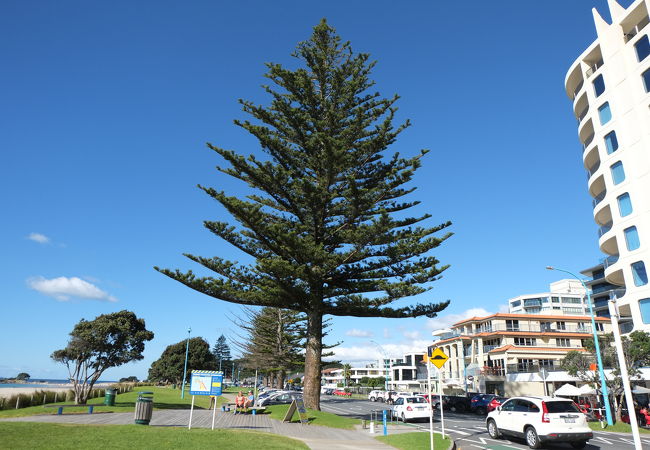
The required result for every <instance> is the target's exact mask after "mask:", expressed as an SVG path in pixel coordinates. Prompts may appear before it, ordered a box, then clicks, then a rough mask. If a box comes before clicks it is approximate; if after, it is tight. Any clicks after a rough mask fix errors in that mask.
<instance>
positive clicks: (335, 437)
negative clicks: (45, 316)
mask: <svg viewBox="0 0 650 450" xmlns="http://www.w3.org/2000/svg"><path fill="white" fill-rule="evenodd" d="M189 419H190V411H189V410H188V409H182V410H178V409H175V410H159V411H154V412H153V415H152V419H151V424H150V426H152V427H157V426H158V427H170V426H171V427H187V426H188V423H189ZM3 421H11V422H46V423H66V424H83V425H130V424H133V423H134V417H133V413H101V412H96V413H95V414H65V413H64V414H63V415H60V416H59V415H56V414H52V415H36V416H29V417H15V418H11V419H3ZM211 427H212V411H209V410H204V409H199V410H196V409H195V410H194V414H193V416H192V428H211ZM214 427H215V429H216V428H222V429H237V430H251V431H258V432H266V433H273V434H278V435H280V436H286V437H290V438H294V439H298V440H301V441H303V442H304V443H305V444H307V446H309V448H311V449H314V450H330V449H333V450H338V449H341V450H347V449H350V450H351V449H392V448H393V447H391V446H388V445H385V444H382V443H381V442H379V441H377V440H376V439H374V438H373V435H371V434H370V433H369V432H368V430H361V429H358V430H341V429H338V428H328V427H321V426H318V425H301V424H299V423H284V422H281V421H279V420H274V419H271V418H269V417H268V416H266V415H265V414H257V415H252V414H236V415H235V414H233V413H232V412H222V411H220V410H217V412H216V415H215V423H214Z"/></svg>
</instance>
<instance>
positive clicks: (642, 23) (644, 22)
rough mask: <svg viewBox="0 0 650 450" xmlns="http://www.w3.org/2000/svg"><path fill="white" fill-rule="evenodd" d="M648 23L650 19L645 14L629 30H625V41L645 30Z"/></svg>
mask: <svg viewBox="0 0 650 450" xmlns="http://www.w3.org/2000/svg"><path fill="white" fill-rule="evenodd" d="M648 23H650V19H649V18H648V16H645V17H643V18H642V19H641V20H640V21H639V22H638V23H637V24H636V25H634V26H632V27H631V28H629V29H628V30H625V31H624V32H623V39H625V42H629V41H630V39H632V38H633V37H634V36H636V35H637V34H639V32H640V31H641V30H643V29H644V28H645V27H646V25H648Z"/></svg>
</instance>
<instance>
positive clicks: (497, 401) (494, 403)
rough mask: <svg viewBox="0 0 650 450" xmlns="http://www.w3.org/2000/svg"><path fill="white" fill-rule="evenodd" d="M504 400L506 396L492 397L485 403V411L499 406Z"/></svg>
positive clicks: (506, 398)
mask: <svg viewBox="0 0 650 450" xmlns="http://www.w3.org/2000/svg"><path fill="white" fill-rule="evenodd" d="M506 400H508V397H494V398H493V399H492V400H490V403H488V405H487V412H490V411H494V410H495V409H497V406H501V405H502V404H503V403H504V402H505V401H506Z"/></svg>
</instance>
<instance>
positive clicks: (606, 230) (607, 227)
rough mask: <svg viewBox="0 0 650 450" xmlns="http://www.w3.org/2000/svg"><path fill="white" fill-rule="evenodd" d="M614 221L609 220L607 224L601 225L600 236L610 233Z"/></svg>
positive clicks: (599, 228)
mask: <svg viewBox="0 0 650 450" xmlns="http://www.w3.org/2000/svg"><path fill="white" fill-rule="evenodd" d="M612 225H613V223H612V222H609V223H607V224H605V225H601V226H599V227H598V237H599V238H600V237H603V235H604V234H606V233H609V231H610V230H611V229H612Z"/></svg>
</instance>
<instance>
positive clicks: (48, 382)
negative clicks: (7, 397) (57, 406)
mask: <svg viewBox="0 0 650 450" xmlns="http://www.w3.org/2000/svg"><path fill="white" fill-rule="evenodd" d="M68 383H70V380H55V379H48V378H45V379H32V380H29V382H27V383H2V382H0V389H2V388H21V387H24V388H29V387H38V388H40V387H42V388H47V387H52V385H53V384H68ZM97 383H117V381H111V380H99V381H98V382H97Z"/></svg>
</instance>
